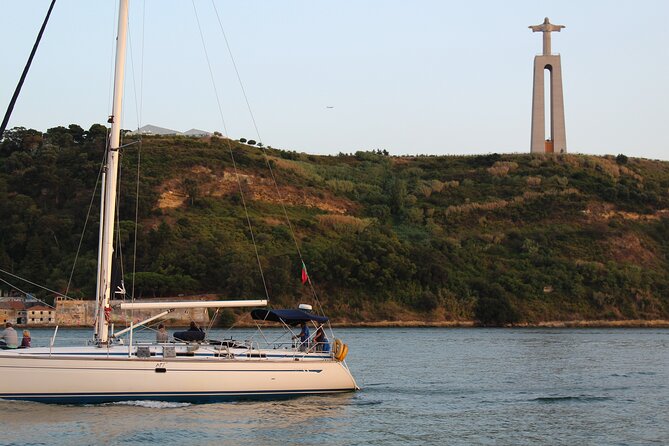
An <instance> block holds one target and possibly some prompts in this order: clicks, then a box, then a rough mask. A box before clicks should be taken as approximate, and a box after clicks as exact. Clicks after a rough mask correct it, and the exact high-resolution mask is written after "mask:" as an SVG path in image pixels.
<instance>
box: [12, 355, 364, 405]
mask: <svg viewBox="0 0 669 446" xmlns="http://www.w3.org/2000/svg"><path fill="white" fill-rule="evenodd" d="M185 348H186V347H184V352H185ZM236 350H237V349H231V350H230V352H235V353H233V354H234V355H235V356H234V357H233V358H229V357H228V356H227V354H224V355H220V351H219V350H216V349H215V348H213V347H208V348H200V349H198V351H197V353H196V354H195V356H186V357H184V356H178V357H175V358H163V357H162V354H161V352H162V348H161V346H155V347H151V351H152V354H155V356H151V357H150V358H138V357H136V356H134V355H133V356H130V357H129V356H128V347H123V346H115V347H112V348H109V349H106V348H97V347H84V348H72V347H70V348H68V347H61V348H53V349H51V351H49V349H48V348H35V349H26V350H14V351H8V350H4V351H0V376H1V377H2V379H0V398H4V399H18V400H28V401H40V402H49V403H74V404H77V403H104V402H114V401H132V400H160V401H186V402H213V401H224V400H230V399H240V398H263V397H264V398H267V397H270V398H276V397H282V396H290V395H301V394H319V393H338V392H348V391H353V390H355V389H356V388H357V387H356V384H355V381H354V379H353V377H352V376H351V374H350V372H349V370H348V368H347V367H346V366H345V364H344V363H342V362H338V361H335V360H334V359H332V358H330V357H328V356H327V355H323V354H317V353H310V354H304V353H299V352H297V353H295V352H290V351H282V350H253V351H252V353H251V357H249V355H248V350H239V351H236ZM217 351H218V352H219V356H218V357H217V356H216V352H217ZM237 353H238V354H237Z"/></svg>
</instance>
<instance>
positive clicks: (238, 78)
mask: <svg viewBox="0 0 669 446" xmlns="http://www.w3.org/2000/svg"><path fill="white" fill-rule="evenodd" d="M211 4H212V6H213V8H214V12H215V13H216V19H217V21H218V26H219V28H220V30H221V34H222V35H223V40H224V41H225V46H226V48H227V50H228V55H229V56H230V60H231V61H232V66H233V68H234V69H235V74H236V75H237V81H238V82H239V87H240V89H241V90H242V94H243V96H244V101H245V102H246V107H247V109H248V111H249V115H250V116H251V121H252V122H253V127H254V128H255V131H256V136H257V137H258V141H262V137H261V135H260V129H259V128H258V124H257V122H256V119H255V115H254V114H253V109H252V108H251V103H250V102H249V98H248V95H247V94H246V89H245V88H244V83H243V82H242V77H241V75H240V74H239V69H238V68H237V63H236V62H235V57H234V55H233V53H232V48H231V47H230V43H229V41H228V37H227V34H226V33H225V29H224V28H223V22H221V17H220V15H219V14H218V9H217V8H216V4H215V3H214V0H211ZM262 153H263V157H264V159H265V163H266V164H267V168H268V169H269V172H270V175H271V177H272V181H273V182H274V188H275V189H276V193H277V196H278V198H279V203H281V209H282V211H283V215H284V218H285V219H286V224H287V225H288V229H289V230H290V234H291V236H292V238H293V242H294V243H295V249H296V250H297V254H298V256H299V258H300V262H301V263H305V262H304V258H303V256H302V251H301V250H300V246H299V244H298V242H297V237H296V235H295V231H294V229H293V225H292V224H291V222H290V218H289V217H288V212H287V211H286V206H285V203H284V200H283V196H282V195H281V191H280V190H279V185H278V182H277V180H276V176H275V175H274V170H273V169H272V166H271V164H270V162H269V157H268V156H267V149H266V147H265V146H262ZM307 281H308V282H309V287H310V288H311V292H312V294H313V296H314V299H315V301H316V302H317V304H318V306H319V308H320V310H321V314H324V313H323V308H322V306H321V303H320V300H319V299H318V295H317V293H316V289H315V288H314V285H313V283H312V282H311V277H309V275H307Z"/></svg>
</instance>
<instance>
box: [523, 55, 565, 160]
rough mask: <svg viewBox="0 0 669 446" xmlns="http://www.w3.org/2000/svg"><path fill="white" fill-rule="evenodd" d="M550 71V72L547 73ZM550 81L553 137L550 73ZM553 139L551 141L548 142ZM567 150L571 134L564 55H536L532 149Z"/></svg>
mask: <svg viewBox="0 0 669 446" xmlns="http://www.w3.org/2000/svg"><path fill="white" fill-rule="evenodd" d="M546 71H548V73H546ZM547 75H548V77H549V82H550V84H549V85H550V97H549V98H548V100H549V101H550V102H549V105H550V107H549V110H550V117H551V119H550V129H551V133H550V138H547V137H546V112H545V110H546V104H545V101H546V98H545V97H544V91H545V90H544V88H545V83H546V77H547ZM548 143H550V144H548ZM549 147H550V149H551V150H550V152H555V153H564V152H566V151H567V136H566V133H565V123H564V99H563V94H562V66H561V63H560V56H536V57H535V58H534V87H533V92H532V141H531V152H532V153H546V152H549V150H547V149H548V148H549Z"/></svg>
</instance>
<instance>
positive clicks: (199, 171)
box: [157, 166, 355, 214]
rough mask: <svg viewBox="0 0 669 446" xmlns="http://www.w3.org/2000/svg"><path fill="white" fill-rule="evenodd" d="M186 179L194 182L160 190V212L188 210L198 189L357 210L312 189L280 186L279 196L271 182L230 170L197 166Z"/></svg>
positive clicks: (175, 181) (333, 209)
mask: <svg viewBox="0 0 669 446" xmlns="http://www.w3.org/2000/svg"><path fill="white" fill-rule="evenodd" d="M184 177H186V178H188V179H189V180H190V184H187V182H186V180H185V179H182V178H172V179H169V180H167V181H165V182H163V183H162V184H161V185H160V186H159V192H160V197H159V199H158V205H157V206H158V208H159V209H170V208H178V207H181V206H184V205H185V204H186V202H187V201H188V199H189V198H190V197H191V194H192V193H193V191H192V190H189V188H195V189H196V193H197V194H198V195H200V196H205V197H225V196H230V195H233V194H238V193H239V187H240V185H241V188H242V190H243V191H244V197H245V199H246V200H252V201H263V202H267V203H274V204H279V203H280V202H283V203H284V204H285V205H288V206H306V207H309V208H317V209H320V210H322V211H325V212H328V213H332V214H347V213H348V212H349V211H350V210H351V209H353V208H354V207H355V206H354V205H353V203H351V202H350V201H348V200H345V199H343V198H339V197H335V196H333V195H331V194H328V193H323V192H320V191H318V192H317V191H314V190H311V189H309V188H301V189H298V188H296V187H292V186H289V185H279V186H278V193H277V188H276V187H275V185H274V182H273V181H272V179H271V178H266V177H262V176H259V175H256V174H253V173H247V172H242V171H239V172H238V174H235V172H234V171H229V170H223V171H220V172H214V171H213V170H212V169H210V168H208V167H204V166H195V167H193V168H191V169H190V172H189V173H188V174H187V175H184Z"/></svg>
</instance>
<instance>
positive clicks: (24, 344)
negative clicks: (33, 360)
mask: <svg viewBox="0 0 669 446" xmlns="http://www.w3.org/2000/svg"><path fill="white" fill-rule="evenodd" d="M19 348H30V331H28V330H23V339H21V345H20V346H19Z"/></svg>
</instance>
